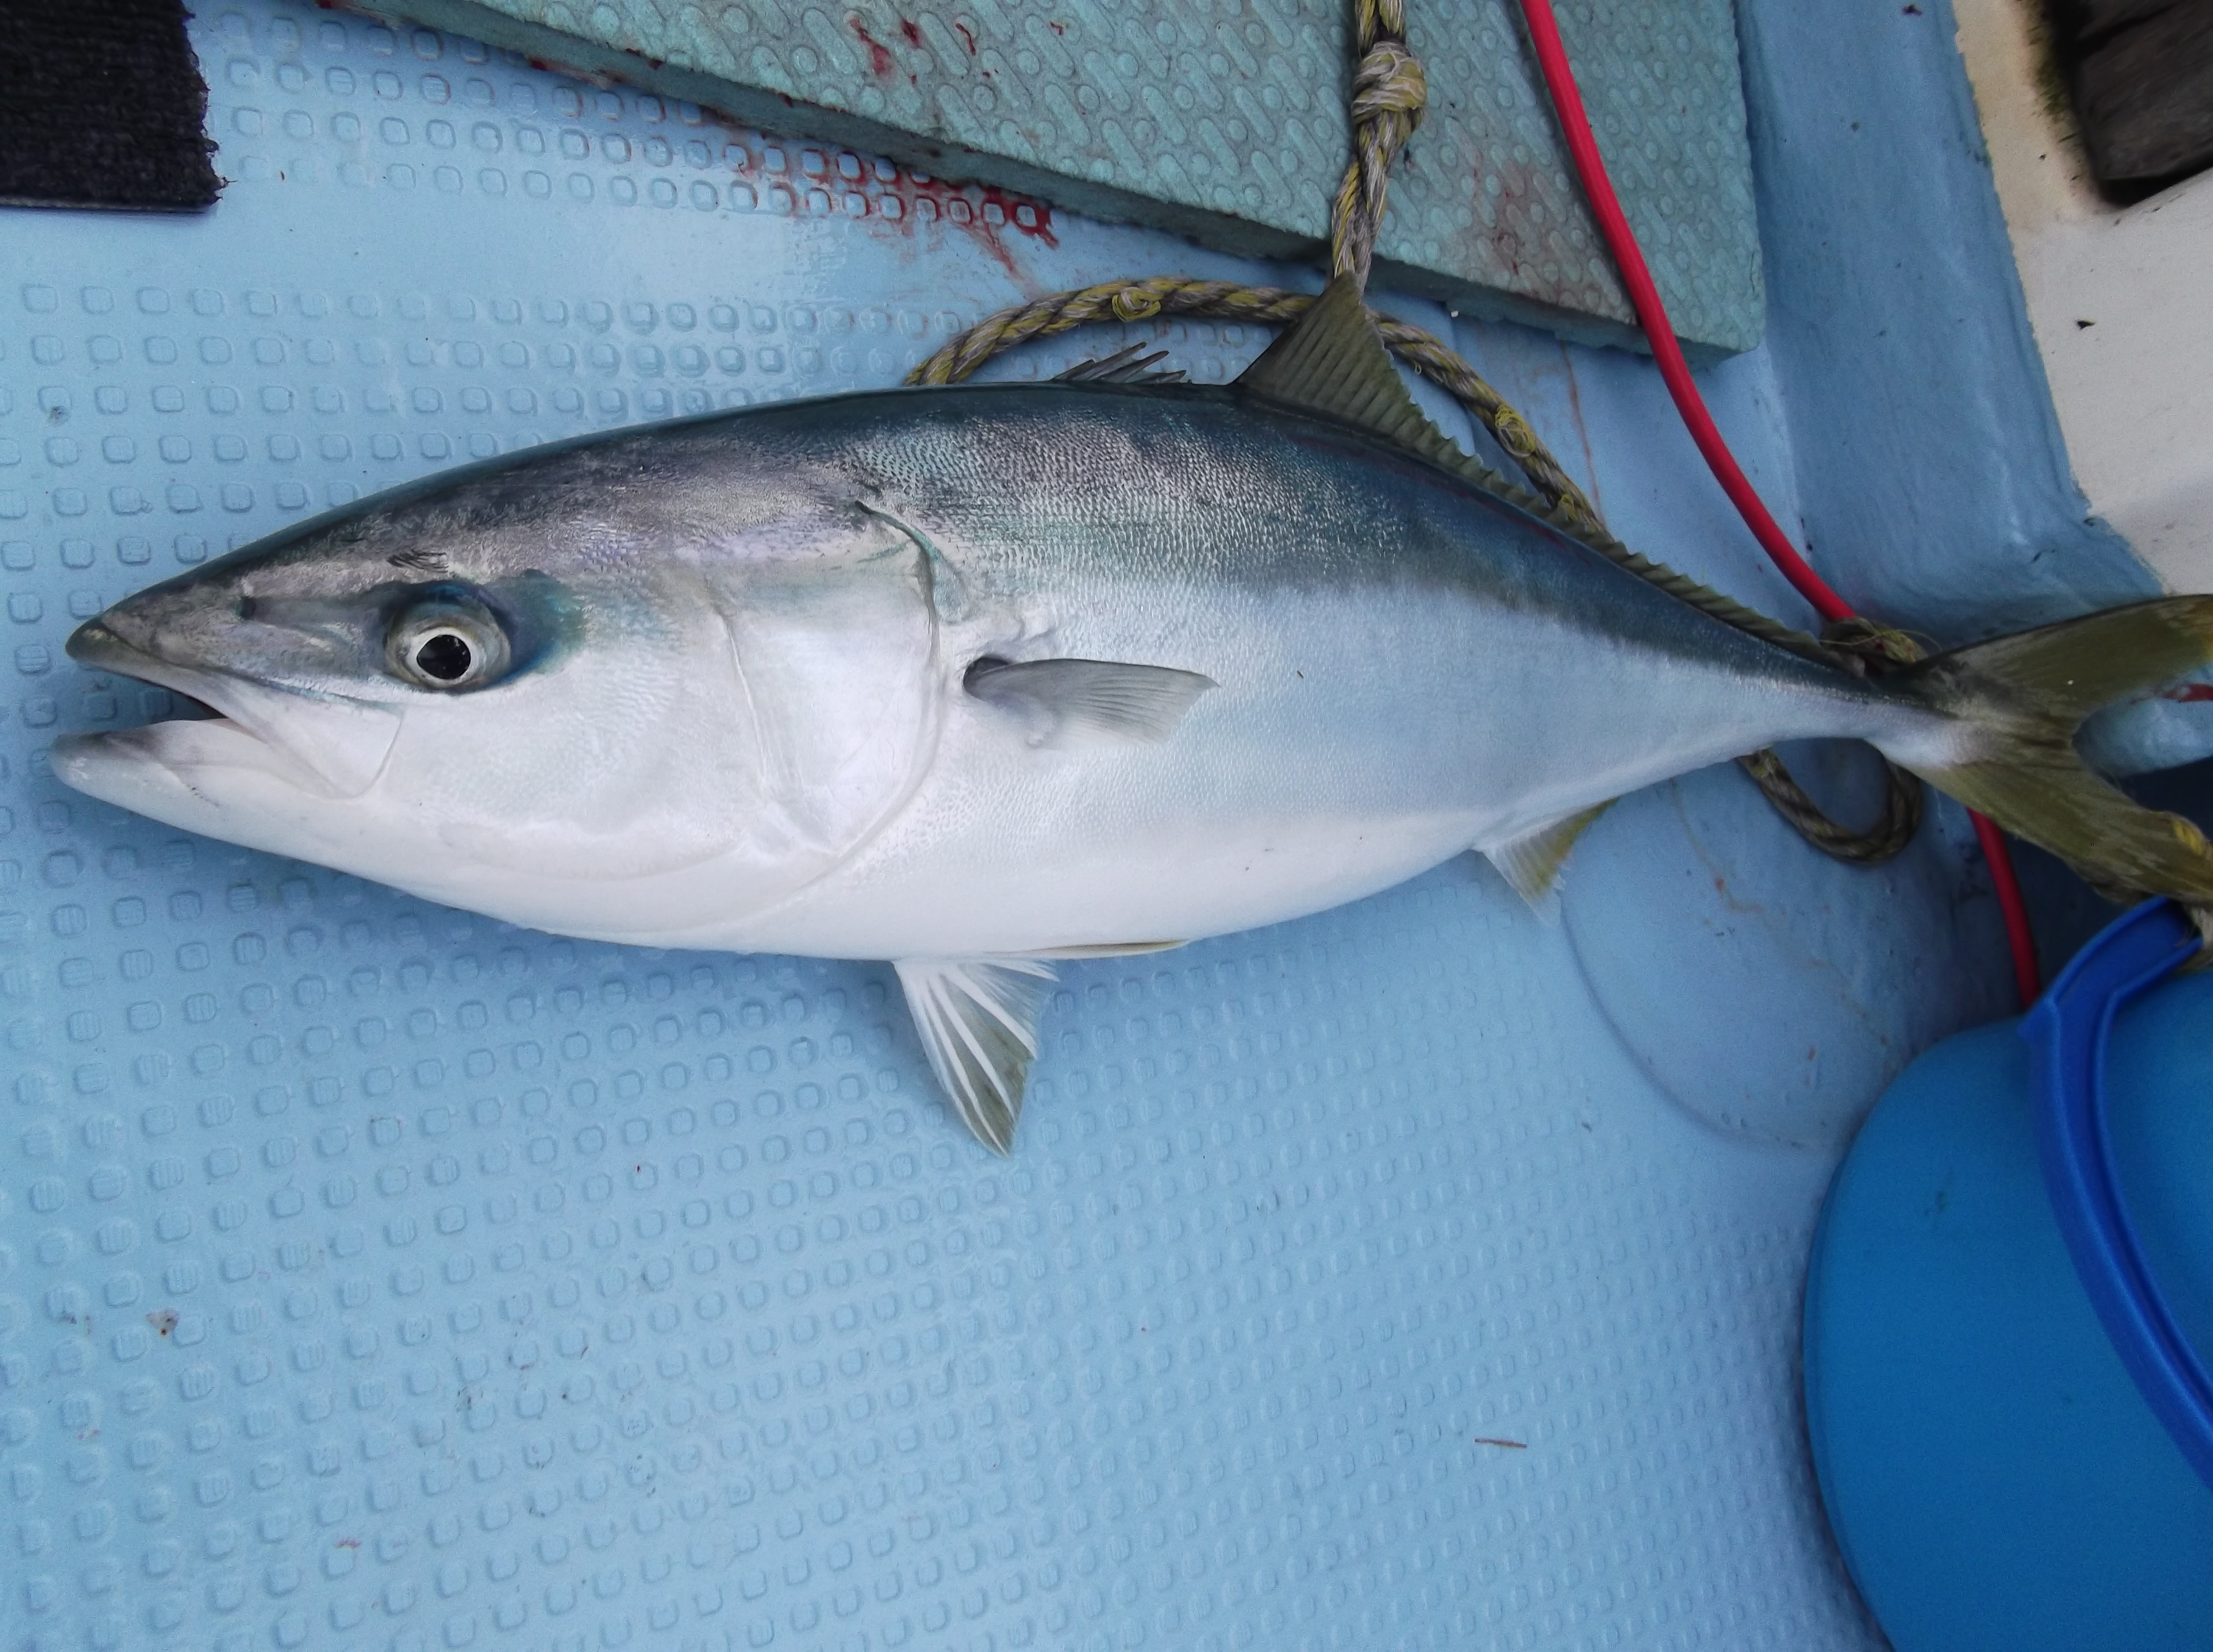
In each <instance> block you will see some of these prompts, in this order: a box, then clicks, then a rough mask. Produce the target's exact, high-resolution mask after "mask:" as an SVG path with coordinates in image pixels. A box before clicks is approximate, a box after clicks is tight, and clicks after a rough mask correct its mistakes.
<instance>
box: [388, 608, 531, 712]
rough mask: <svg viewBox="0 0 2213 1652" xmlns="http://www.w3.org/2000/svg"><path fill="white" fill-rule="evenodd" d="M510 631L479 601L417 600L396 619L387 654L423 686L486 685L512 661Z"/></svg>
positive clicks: (410, 679)
mask: <svg viewBox="0 0 2213 1652" xmlns="http://www.w3.org/2000/svg"><path fill="white" fill-rule="evenodd" d="M385 655H386V657H387V660H388V661H389V662H390V664H391V667H392V669H393V673H394V674H395V675H397V676H399V678H401V679H402V680H405V681H407V682H411V683H413V684H414V685H415V686H417V687H418V688H436V689H442V690H447V691H451V690H454V689H460V688H481V687H483V686H485V685H486V684H487V683H491V682H494V681H497V680H498V678H499V677H500V675H501V674H503V672H505V671H506V669H507V665H508V659H509V647H508V641H507V632H506V631H504V630H503V629H502V627H501V625H500V624H499V622H498V621H497V619H494V618H493V617H492V616H491V614H490V613H487V612H485V610H484V609H483V608H482V607H479V605H478V604H476V603H474V602H471V601H468V600H465V599H464V600H454V599H452V598H442V599H440V600H434V601H428V602H418V603H417V604H415V605H414V606H413V607H410V608H407V609H405V610H404V611H403V612H402V613H400V614H399V618H398V619H395V620H393V624H392V629H391V631H390V633H389V634H388V635H387V637H386V639H385Z"/></svg>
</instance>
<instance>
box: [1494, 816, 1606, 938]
mask: <svg viewBox="0 0 2213 1652" xmlns="http://www.w3.org/2000/svg"><path fill="white" fill-rule="evenodd" d="M1613 804H1614V800H1613V798H1611V797H1609V798H1607V799H1606V802H1603V803H1596V804H1594V805H1592V807H1590V808H1582V809H1577V810H1576V812H1575V813H1574V814H1564V815H1562V816H1560V818H1559V819H1558V820H1547V821H1545V823H1544V824H1543V825H1542V826H1532V827H1531V828H1530V829H1529V830H1528V831H1527V832H1522V833H1521V835H1520V836H1518V837H1514V838H1508V839H1507V840H1506V841H1505V842H1504V843H1503V844H1492V845H1491V847H1490V848H1489V849H1486V850H1484V851H1483V852H1484V856H1486V857H1487V858H1488V859H1489V860H1490V862H1491V864H1492V865H1493V866H1495V867H1497V869H1498V874H1499V875H1500V876H1501V877H1503V878H1504V879H1505V880H1506V881H1507V882H1509V883H1510V884H1512V885H1513V886H1514V893H1516V894H1518V895H1520V896H1521V899H1524V900H1526V901H1527V902H1528V903H1529V905H1530V909H1531V910H1532V911H1534V912H1536V913H1537V915H1538V916H1539V917H1551V916H1552V912H1553V910H1554V908H1555V907H1557V906H1558V904H1559V901H1558V896H1559V889H1560V869H1561V868H1562V867H1564V866H1565V865H1566V864H1567V861H1568V851H1569V850H1571V849H1573V848H1574V847H1575V846H1576V838H1580V837H1582V835H1583V828H1584V827H1585V826H1588V825H1589V824H1590V823H1591V822H1592V821H1593V820H1597V819H1598V817H1599V816H1600V815H1601V814H1605V813H1606V810H1608V809H1610V808H1613Z"/></svg>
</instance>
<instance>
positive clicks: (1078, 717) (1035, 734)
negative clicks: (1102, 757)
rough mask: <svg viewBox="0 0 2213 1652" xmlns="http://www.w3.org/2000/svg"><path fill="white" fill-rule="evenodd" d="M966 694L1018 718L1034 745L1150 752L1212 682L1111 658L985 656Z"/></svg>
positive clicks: (968, 677) (967, 678) (972, 671)
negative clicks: (1145, 748)
mask: <svg viewBox="0 0 2213 1652" xmlns="http://www.w3.org/2000/svg"><path fill="white" fill-rule="evenodd" d="M961 685H962V686H963V687H965V688H966V690H967V691H968V692H969V693H971V694H972V695H974V696H975V697H976V698H978V699H979V700H982V701H984V702H985V704H989V705H995V706H997V707H998V708H1000V709H1001V710H1004V711H1007V712H1009V713H1011V714H1013V715H1015V716H1018V717H1020V718H1021V720H1022V721H1023V722H1025V723H1027V726H1028V737H1029V743H1030V744H1031V745H1033V746H1049V747H1072V746H1080V745H1082V744H1085V743H1088V742H1090V741H1103V742H1106V743H1109V744H1116V745H1129V746H1157V745H1158V744H1160V743H1161V741H1164V740H1166V739H1167V737H1168V736H1169V735H1172V734H1174V732H1175V729H1176V725H1177V724H1178V723H1180V722H1182V721H1183V719H1184V716H1185V714H1186V713H1187V712H1188V711H1190V710H1191V708H1192V705H1193V704H1196V703H1197V701H1198V697H1199V696H1200V695H1202V694H1204V693H1205V692H1206V691H1207V690H1208V689H1210V688H1213V687H1216V686H1217V685H1216V682H1215V680H1214V679H1213V678H1211V677H1205V676H1201V675H1200V674H1198V672H1195V671H1179V670H1176V669H1175V668H1173V667H1169V666H1140V665H1128V664H1125V663H1123V662H1121V661H1115V660H1022V661H1014V660H1002V659H999V658H997V657H996V656H994V655H985V657H984V658H982V659H980V660H978V661H976V662H975V663H974V664H973V665H972V666H970V667H969V668H968V669H967V672H966V674H964V675H963V677H962V679H961Z"/></svg>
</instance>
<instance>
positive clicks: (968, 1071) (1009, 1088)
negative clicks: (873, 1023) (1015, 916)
mask: <svg viewBox="0 0 2213 1652" xmlns="http://www.w3.org/2000/svg"><path fill="white" fill-rule="evenodd" d="M892 967H893V969H894V970H897V971H898V972H899V984H900V985H901V986H902V987H904V988H905V989H906V1007H907V1009H908V1011H909V1012H910V1013H911V1015H913V1016H914V1027H915V1031H916V1032H917V1033H920V1034H921V1035H922V1047H923V1052H924V1054H926V1055H928V1056H929V1058H930V1071H932V1072H933V1073H936V1075H937V1082H938V1083H939V1084H940V1085H942V1086H943V1087H944V1090H945V1094H946V1097H947V1099H948V1100H950V1101H951V1102H952V1103H953V1106H954V1111H955V1112H957V1113H960V1122H961V1123H962V1124H964V1125H967V1126H968V1128H969V1129H970V1130H971V1131H973V1132H974V1134H975V1137H976V1139H977V1140H978V1141H979V1142H981V1143H983V1144H984V1145H985V1147H988V1148H990V1149H991V1151H992V1152H994V1153H1004V1152H1006V1151H1007V1150H1008V1149H1009V1148H1011V1147H1012V1146H1013V1145H1014V1142H1015V1120H1016V1119H1020V1118H1021V1112H1022V1091H1023V1089H1024V1088H1025V1087H1026V1086H1027V1082H1028V1080H1029V1071H1030V1062H1031V1060H1032V1059H1033V1058H1034V1057H1035V1056H1036V1054H1037V1052H1038V1035H1037V1024H1038V1012H1039V1010H1040V1009H1043V1008H1044V1006H1045V992H1046V987H1048V986H1050V985H1051V984H1052V979H1053V972H1052V965H1050V964H1046V963H1042V962H1040V961H1039V960H1037V959H1034V958H901V959H899V960H896V961H895V962H893V965H892Z"/></svg>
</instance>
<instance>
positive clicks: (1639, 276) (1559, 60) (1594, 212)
mask: <svg viewBox="0 0 2213 1652" xmlns="http://www.w3.org/2000/svg"><path fill="white" fill-rule="evenodd" d="M1521 15H1522V19H1523V21H1525V22H1527V25H1528V27H1529V40H1530V44H1531V45H1533V46H1535V48H1536V50H1537V65H1538V67H1539V70H1542V71H1543V73H1544V76H1545V89H1546V90H1548V91H1549V92H1550V93H1551V94H1552V108H1553V112H1554V113H1556V114H1557V115H1558V117H1559V122H1560V133H1561V136H1562V137H1565V138H1566V139H1567V143H1568V154H1569V155H1570V157H1571V158H1572V159H1573V161H1574V162H1575V166H1576V176H1577V177H1579V178H1580V179H1582V186H1583V193H1584V195H1585V196H1587V197H1588V199H1589V202H1590V208H1591V216H1593V217H1594V218H1596V219H1597V220H1598V228H1599V233H1600V235H1603V236H1604V237H1605V238H1606V249H1607V250H1608V251H1609V252H1611V253H1613V261H1614V263H1615V265H1617V266H1619V269H1620V271H1621V280H1622V284H1623V285H1624V286H1625V287H1626V288H1627V289H1628V290H1629V300H1630V302H1631V304H1632V305H1634V306H1635V307H1636V310H1637V325H1638V326H1641V327H1643V329H1644V337H1645V338H1646V339H1647V340H1648V341H1649V343H1650V344H1651V346H1652V358H1653V360H1655V362H1657V363H1659V364H1660V376H1661V379H1662V380H1663V381H1666V383H1667V393H1668V394H1669V395H1670V396H1672V397H1673V398H1674V400H1675V411H1677V412H1678V413H1680V414H1681V415H1682V418H1683V423H1684V424H1685V425H1686V427H1687V428H1688V429H1689V430H1690V432H1691V440H1692V441H1693V442H1697V443H1698V451H1699V452H1700V453H1701V454H1704V455H1705V460H1706V464H1707V465H1708V466H1709V467H1710V469H1711V470H1712V471H1713V473H1714V479H1715V480H1716V481H1717V482H1719V483H1720V484H1721V485H1722V492H1724V493H1726V494H1728V497H1729V503H1732V504H1734V506H1735V507H1736V508H1737V512H1738V514H1739V515H1741V516H1742V517H1743V518H1744V521H1745V526H1746V527H1749V528H1750V529H1751V530H1752V533H1753V538H1754V539H1758V540H1759V543H1760V547H1761V548H1762V549H1763V550H1765V552H1767V554H1768V557H1769V558H1770V559H1771V560H1772V561H1773V562H1774V564H1775V565H1776V567H1777V569H1779V570H1781V571H1782V574H1783V578H1785V579H1787V580H1789V582H1790V583H1791V585H1792V587H1793V588H1795V590H1796V591H1797V592H1798V594H1799V595H1801V596H1802V597H1804V598H1805V599H1806V600H1807V601H1808V603H1810V604H1811V605H1812V606H1813V608H1814V612H1815V613H1818V614H1820V616H1821V618H1822V619H1825V620H1829V621H1835V620H1838V619H1850V618H1851V616H1852V610H1851V607H1850V604H1848V603H1847V602H1845V600H1844V598H1842V597H1840V596H1838V594H1836V592H1834V591H1833V590H1832V589H1830V588H1829V586H1828V583H1827V582H1826V581H1825V580H1823V579H1822V577H1821V576H1820V575H1819V574H1817V573H1815V572H1814V570H1813V569H1812V568H1811V567H1809V566H1808V565H1807V562H1806V559H1805V558H1803V557H1801V556H1800V555H1799V554H1798V548H1797V546H1794V545H1792V544H1791V543H1790V539H1789V535H1787V534H1785V533H1783V529H1782V527H1780V525H1778V524H1777V521H1776V520H1775V518H1774V517H1773V516H1772V515H1770V514H1769V512H1768V509H1767V506H1766V505H1765V503H1763V502H1762V501H1761V499H1760V497H1759V494H1758V493H1757V492H1755V491H1753V485H1752V484H1751V483H1750V482H1749V481H1747V479H1746V478H1745V474H1744V472H1743V470H1742V469H1741V468H1740V467H1739V466H1738V464H1737V462H1736V455H1735V454H1732V453H1731V452H1730V451H1729V448H1728V442H1725V441H1723V440H1722V433H1721V431H1720V430H1719V429H1718V428H1717V427H1716V425H1715V424H1714V416H1713V415H1712V414H1711V413H1710V412H1708V411H1706V402H1705V398H1704V397H1703V396H1701V395H1700V394H1699V393H1698V385H1697V384H1696V383H1694V382H1693V381H1692V378H1691V369H1690V365H1689V363H1686V362H1685V361H1684V359H1683V351H1682V346H1681V345H1680V344H1677V343H1676V342H1675V329H1674V328H1673V326H1671V325H1670V324H1669V323H1668V320H1667V306H1666V305H1664V304H1662V303H1661V302H1660V290H1659V288H1657V287H1656V286H1655V285H1654V284H1653V282H1652V272H1651V271H1650V270H1649V269H1647V268H1646V267H1645V264H1644V254H1643V252H1642V251H1641V250H1640V249H1639V248H1638V247H1637V236H1636V234H1635V232H1634V231H1632V230H1631V229H1630V227H1629V220H1628V218H1627V217H1625V216H1624V215H1623V213H1622V210H1621V202H1620V200H1619V198H1618V197H1616V195H1615V194H1614V192H1613V181H1612V180H1610V179H1608V178H1607V176H1606V162H1605V161H1604V160H1603V159H1602V158H1601V157H1600V155H1599V152H1598V139H1597V138H1596V137H1593V136H1592V134H1591V125H1590V117H1589V116H1588V115H1587V114H1586V113H1584V112H1583V100H1582V93H1581V92H1579V91H1578V90H1576V76H1575V71H1574V70H1573V69H1571V68H1570V66H1569V64H1568V52H1567V48H1566V47H1565V46H1563V45H1561V43H1560V26H1559V23H1558V21H1557V20H1556V19H1555V18H1554V17H1553V15H1552V0H1521ZM1973 819H1974V822H1975V836H1976V837H1977V838H1978V840H1979V841H1980V842H1981V844H1982V846H1983V854H1984V858H1985V859H1987V860H1988V861H1989V863H1990V883H1991V887H1993V888H1994V889H1995V890H1996V891H1997V898H1998V910H1999V911H2001V912H2002V913H2003V914H2004V917H2005V928H2006V940H2007V942H2008V944H2009V947H2010V948H2011V949H2012V953H2013V972H2014V980H2015V984H2016V985H2018V986H2019V988H2020V990H2021V1003H2023V1004H2024V1005H2026V1004H2029V1003H2034V1002H2035V1000H2036V996H2037V994H2038V993H2039V991H2041V990H2042V987H2041V984H2040V981H2039V975H2038V971H2037V967H2036V941H2035V937H2034V936H2033V934H2031V932H2030V930H2029V926H2028V907H2027V905H2026V904H2025V903H2024V902H2023V901H2022V899H2021V884H2020V881H2018V880H2017V879H2016V878H2015V876H2014V869H2013V856H2012V855H2011V853H2010V852H2009V850H2007V848H2006V842H2005V838H2004V837H2003V834H2001V833H2000V832H1999V831H1998V829H1997V826H1995V825H1993V824H1992V823H1991V822H1990V820H1986V819H1985V818H1984V816H1982V815H1980V814H1977V815H1975V816H1973Z"/></svg>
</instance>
